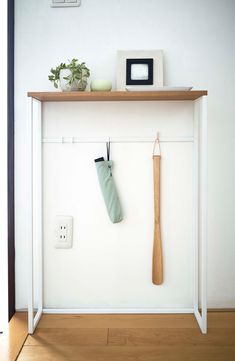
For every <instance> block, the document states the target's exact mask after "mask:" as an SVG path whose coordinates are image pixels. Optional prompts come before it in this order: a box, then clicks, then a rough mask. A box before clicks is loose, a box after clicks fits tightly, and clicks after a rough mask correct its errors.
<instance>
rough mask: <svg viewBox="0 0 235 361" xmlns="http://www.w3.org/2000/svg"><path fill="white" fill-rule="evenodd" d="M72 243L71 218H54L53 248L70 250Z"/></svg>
mask: <svg viewBox="0 0 235 361" xmlns="http://www.w3.org/2000/svg"><path fill="white" fill-rule="evenodd" d="M72 243H73V217H71V216H56V218H55V248H71V247H72Z"/></svg>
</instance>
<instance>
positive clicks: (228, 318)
mask: <svg viewBox="0 0 235 361" xmlns="http://www.w3.org/2000/svg"><path fill="white" fill-rule="evenodd" d="M208 327H209V328H234V329H235V312H209V313H208Z"/></svg>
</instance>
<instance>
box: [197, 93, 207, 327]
mask: <svg viewBox="0 0 235 361" xmlns="http://www.w3.org/2000/svg"><path fill="white" fill-rule="evenodd" d="M198 122H199V127H197V123H198ZM197 129H198V130H199V132H197ZM194 131H195V132H196V134H198V135H199V144H200V152H198V151H197V154H200V157H199V158H198V160H199V164H198V165H199V167H198V169H199V177H198V175H196V177H197V179H198V180H199V182H198V187H197V188H198V190H199V193H198V195H199V197H198V195H197V196H195V201H196V202H197V205H198V210H199V218H198V216H197V215H196V216H195V267H194V276H195V289H194V314H195V317H196V319H197V321H198V324H199V327H200V329H201V331H202V333H206V332H207V97H206V96H203V97H201V98H200V99H199V100H197V101H196V102H195V112H194ZM195 151H196V150H194V152H195ZM196 159H197V156H196V155H194V160H196ZM197 179H196V180H195V188H196V182H197ZM195 206H196V204H195ZM196 212H197V210H196V207H195V213H196ZM198 230H199V231H200V232H199V231H198ZM199 249H200V254H199ZM199 266H200V268H199ZM199 271H200V276H201V280H200V281H201V282H200V283H199ZM199 291H200V292H199ZM199 296H200V301H201V302H200V306H201V313H200V312H199V309H198V307H199V304H198V302H199Z"/></svg>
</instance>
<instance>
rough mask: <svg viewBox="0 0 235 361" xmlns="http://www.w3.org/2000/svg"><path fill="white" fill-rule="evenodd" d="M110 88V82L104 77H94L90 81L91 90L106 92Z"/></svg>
mask: <svg viewBox="0 0 235 361" xmlns="http://www.w3.org/2000/svg"><path fill="white" fill-rule="evenodd" d="M111 89H112V82H111V81H110V80H106V79H95V80H92V82H91V91H93V92H95V91H96V92H98V91H99V92H107V91H110V90H111Z"/></svg>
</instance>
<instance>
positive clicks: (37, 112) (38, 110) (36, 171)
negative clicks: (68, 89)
mask: <svg viewBox="0 0 235 361" xmlns="http://www.w3.org/2000/svg"><path fill="white" fill-rule="evenodd" d="M33 102H34V117H33V119H34V121H33V237H34V244H35V248H36V249H35V252H36V262H35V263H36V264H35V266H36V270H35V271H36V272H35V273H36V281H37V307H38V311H37V314H36V316H35V318H34V328H35V327H36V325H37V323H38V321H39V320H40V317H41V315H42V308H43V267H42V252H43V249H42V246H43V245H42V103H41V102H40V101H38V100H35V99H34V100H33Z"/></svg>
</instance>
